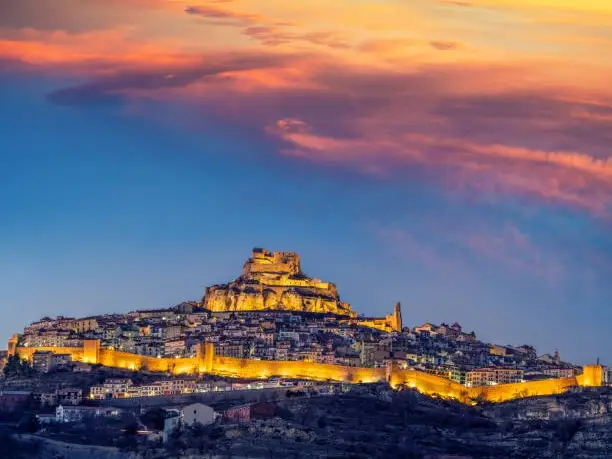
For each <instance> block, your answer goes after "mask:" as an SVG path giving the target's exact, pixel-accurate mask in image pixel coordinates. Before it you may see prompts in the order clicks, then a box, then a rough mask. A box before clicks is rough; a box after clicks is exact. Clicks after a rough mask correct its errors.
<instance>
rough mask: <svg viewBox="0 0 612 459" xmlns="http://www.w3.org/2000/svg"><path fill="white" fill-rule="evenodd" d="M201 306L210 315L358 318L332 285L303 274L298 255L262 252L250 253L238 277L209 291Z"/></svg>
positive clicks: (262, 250)
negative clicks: (273, 313) (262, 313)
mask: <svg viewBox="0 0 612 459" xmlns="http://www.w3.org/2000/svg"><path fill="white" fill-rule="evenodd" d="M202 304H203V306H204V308H206V309H208V310H210V311H212V312H230V311H262V310H281V311H299V312H314V313H332V314H337V315H339V316H345V317H356V316H357V314H356V313H355V312H354V311H352V310H351V307H350V305H349V304H347V303H344V302H343V301H341V300H340V297H339V295H338V289H337V287H336V285H335V284H333V283H331V282H323V281H321V280H320V279H316V278H310V277H308V276H306V275H305V274H304V273H303V272H302V270H301V265H300V257H299V255H298V254H297V253H294V252H271V251H269V250H267V249H261V248H255V249H253V252H252V253H251V257H250V258H249V259H248V260H247V261H246V262H245V264H244V266H243V268H242V274H241V276H240V277H238V278H237V279H235V280H233V281H232V282H230V283H228V284H219V285H212V286H210V287H208V288H207V289H206V292H205V294H204V297H203V298H202Z"/></svg>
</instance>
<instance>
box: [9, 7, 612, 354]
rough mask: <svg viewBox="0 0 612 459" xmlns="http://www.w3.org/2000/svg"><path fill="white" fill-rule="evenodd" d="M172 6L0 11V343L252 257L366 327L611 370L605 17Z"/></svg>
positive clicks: (610, 34) (145, 297) (138, 303)
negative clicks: (395, 319) (445, 328)
mask: <svg viewBox="0 0 612 459" xmlns="http://www.w3.org/2000/svg"><path fill="white" fill-rule="evenodd" d="M604 3H605V4H604ZM184 6H185V5H182V4H180V3H176V2H166V1H161V0H104V1H103V0H90V1H88V2H80V1H76V0H56V1H55V2H53V4H52V5H51V3H50V2H47V1H46V0H36V1H34V0H21V1H20V2H18V3H15V2H13V3H11V2H8V3H7V2H5V3H3V4H2V5H0V103H1V107H2V109H1V110H0V276H2V279H3V280H2V282H0V312H2V313H4V314H3V317H4V320H2V321H0V339H1V340H6V339H8V337H9V336H10V335H11V334H12V333H14V332H18V331H20V330H22V329H23V327H24V326H25V325H26V324H27V323H29V322H31V321H34V320H37V319H39V318H41V317H42V316H44V315H67V316H85V315H91V314H102V313H105V312H121V311H129V310H133V309H136V308H155V307H165V306H169V305H173V304H177V303H179V302H181V301H183V300H187V299H199V298H200V297H201V295H202V294H203V291H204V288H205V287H206V286H207V285H210V284H213V283H218V282H225V281H228V280H230V279H232V278H234V277H235V276H237V275H238V274H239V273H240V269H241V266H242V263H243V262H244V260H245V259H246V258H247V257H248V256H249V253H250V251H251V249H252V248H253V247H255V246H260V247H261V246H263V247H266V248H268V249H271V250H283V251H297V252H299V254H300V255H301V256H302V261H303V267H304V269H305V271H306V272H307V273H308V274H310V275H312V276H317V277H320V278H322V279H325V280H329V281H332V282H335V283H336V284H337V285H338V288H339V291H340V294H341V296H342V297H343V299H344V300H345V301H348V302H350V303H351V304H352V305H353V308H354V309H355V310H357V311H358V312H361V313H364V314H367V315H382V314H386V313H388V312H390V311H391V310H392V307H393V304H394V303H395V302H396V301H401V302H402V305H403V317H404V320H405V323H406V325H407V326H411V327H412V326H417V325H421V324H422V323H423V322H426V321H432V322H442V321H445V322H454V321H458V322H460V323H461V324H462V325H463V326H464V327H465V328H466V329H468V330H475V331H476V333H477V335H478V336H479V337H480V338H482V339H483V340H486V341H492V342H497V343H501V344H524V343H530V344H534V345H535V346H536V347H537V348H538V350H539V352H540V353H545V352H553V351H554V350H558V351H559V352H560V353H561V356H562V358H566V359H568V360H573V361H575V362H578V363H587V362H593V361H594V360H595V359H596V358H597V357H601V358H602V359H603V361H604V362H607V363H609V364H612V338H611V336H612V335H611V334H610V330H609V329H610V324H612V312H611V308H610V305H611V303H612V301H611V300H612V283H611V282H610V279H611V278H612V224H611V217H612V159H611V158H612V154H611V153H610V145H612V87H611V86H610V84H609V82H610V80H611V79H612V61H610V59H609V50H610V48H611V47H612V27H610V26H611V25H612V24H611V23H610V18H612V16H611V15H609V14H602V13H609V12H612V10H610V6H609V5H608V4H607V3H606V2H601V1H599V0H586V1H584V2H580V3H578V2H573V1H572V0H563V1H556V2H551V1H550V0H530V1H529V2H527V1H526V0H517V1H513V2H509V1H508V2H507V1H505V0H474V1H472V2H470V5H469V6H465V5H464V6H461V5H458V4H454V3H452V2H450V3H449V2H431V1H429V0H415V1H414V2H403V1H395V0H389V1H380V0H362V1H360V2H355V1H354V0H337V1H336V2H334V4H333V5H330V4H329V2H324V1H323V0H311V1H309V2H301V3H299V4H298V3H292V2H286V1H284V0H282V1H281V0H269V1H267V2H265V3H261V2H255V1H253V0H234V1H232V2H214V1H209V0H198V1H196V2H193V5H192V6H194V8H193V9H192V10H190V11H189V12H186V11H185V8H184ZM323 10H324V11H325V15H324V16H322V15H321V11H323ZM347 12H349V13H347ZM551 17H552V18H554V19H555V20H552V21H551V20H550V18H551ZM407 24H408V25H409V26H407Z"/></svg>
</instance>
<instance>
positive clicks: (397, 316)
mask: <svg viewBox="0 0 612 459" xmlns="http://www.w3.org/2000/svg"><path fill="white" fill-rule="evenodd" d="M393 330H394V331H397V332H401V331H402V306H401V304H400V303H399V302H397V303H395V307H394V308H393Z"/></svg>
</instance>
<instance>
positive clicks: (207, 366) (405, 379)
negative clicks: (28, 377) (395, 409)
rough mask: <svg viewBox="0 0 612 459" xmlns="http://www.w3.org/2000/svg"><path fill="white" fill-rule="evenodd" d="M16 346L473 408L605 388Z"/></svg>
mask: <svg viewBox="0 0 612 459" xmlns="http://www.w3.org/2000/svg"><path fill="white" fill-rule="evenodd" d="M17 342H18V337H17V336H14V337H13V338H11V339H10V340H9V353H10V355H15V354H18V355H19V356H20V357H21V358H23V359H25V360H31V358H32V354H34V352H36V351H51V352H54V353H56V354H70V355H71V356H72V359H73V360H74V361H80V362H86V363H90V364H101V365H104V366H108V367H116V368H124V369H128V370H147V371H153V372H165V373H172V374H175V375H181V374H197V373H208V374H214V375H219V376H225V377H233V378H244V379H267V378H270V377H272V376H277V377H284V378H294V379H309V380H315V381H334V382H344V383H352V384H356V383H374V382H387V383H389V384H390V385H391V386H392V387H394V388H395V387H399V386H406V387H411V388H414V389H416V390H418V391H419V392H422V393H424V394H427V395H432V396H440V397H444V398H452V399H456V400H459V401H461V402H463V403H471V402H473V401H475V400H481V401H489V402H503V401H507V400H512V399H515V398H523V397H533V396H541V395H554V394H560V393H563V392H566V391H568V390H569V389H570V388H573V387H597V386H601V385H602V384H603V368H602V367H601V366H600V365H587V366H585V367H584V371H583V374H581V375H579V376H576V377H573V378H559V379H547V380H542V381H529V382H524V383H516V384H500V385H496V386H483V387H466V386H463V385H461V384H458V383H456V382H454V381H451V380H449V379H445V378H442V377H439V376H434V375H430V374H428V373H423V372H420V371H416V370H403V369H399V368H397V367H396V366H395V365H393V364H390V365H389V366H388V367H387V368H363V367H345V366H340V365H329V364H321V363H311V362H300V361H287V362H286V361H262V360H250V359H238V358H233V357H223V356H216V355H214V346H213V344H211V343H206V344H202V345H201V346H200V348H199V349H198V354H197V356H196V357H192V358H183V359H171V358H155V357H150V356H144V355H138V354H129V353H126V352H120V351H115V350H111V349H104V348H101V347H100V341H98V340H88V341H85V342H84V344H83V347H82V348H78V347H72V348H71V347H45V348H33V347H17Z"/></svg>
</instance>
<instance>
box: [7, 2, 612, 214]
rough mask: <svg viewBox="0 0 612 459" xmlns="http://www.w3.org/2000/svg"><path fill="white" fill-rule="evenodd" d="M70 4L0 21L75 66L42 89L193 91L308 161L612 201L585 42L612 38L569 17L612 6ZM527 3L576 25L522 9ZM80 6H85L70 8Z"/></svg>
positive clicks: (42, 54)
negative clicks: (71, 78) (67, 77)
mask: <svg viewBox="0 0 612 459" xmlns="http://www.w3.org/2000/svg"><path fill="white" fill-rule="evenodd" d="M24 1H25V2H31V1H32V0H24ZM75 1H76V0H60V3H58V6H57V8H58V11H60V12H63V13H66V14H59V13H57V12H56V13H55V14H53V15H51V14H49V17H39V16H37V15H36V14H34V13H32V12H31V11H30V10H28V9H27V8H25V7H23V8H22V7H20V8H16V9H14V10H13V11H11V14H9V15H4V16H3V17H2V18H1V19H0V26H1V27H2V28H0V59H4V60H7V61H20V62H23V63H26V64H27V65H29V66H32V68H36V69H42V70H43V71H49V70H51V69H52V70H53V71H54V72H62V71H64V72H77V73H78V74H79V75H80V76H82V77H83V79H84V80H85V82H84V83H82V84H80V85H79V86H75V87H68V88H60V89H59V90H58V91H56V92H55V93H54V94H52V95H51V96H50V100H52V101H55V102H58V103H70V104H78V103H79V101H80V100H89V101H91V100H98V98H104V97H107V96H113V97H117V96H119V97H122V98H126V99H130V100H132V99H135V100H138V99H140V98H155V99H164V100H175V101H180V102H188V103H189V104H192V105H197V106H198V107H200V109H201V110H203V111H209V112H212V113H214V114H215V116H219V117H222V118H223V117H224V119H226V120H227V122H231V123H234V122H238V123H241V125H248V126H250V127H253V128H256V129H260V130H261V131H262V132H265V133H267V134H268V135H269V136H270V138H272V139H273V140H274V141H275V142H278V147H279V151H280V152H281V153H283V154H286V155H288V154H289V155H294V156H299V157H300V158H302V159H303V160H306V161H315V162H318V163H320V164H329V163H334V164H335V165H339V166H341V167H346V168H352V169H356V170H359V171H361V172H363V171H365V172H368V173H375V174H378V175H379V176H381V177H387V176H393V177H397V176H400V177H401V173H402V171H404V170H405V169H407V168H412V167H416V168H424V169H426V172H424V176H426V177H427V179H428V180H434V181H437V182H438V183H440V184H442V185H444V186H448V187H452V188H453V189H457V188H467V189H471V188H478V189H479V190H481V191H483V190H484V191H489V192H492V193H513V194H520V195H529V196H536V197H539V198H541V199H544V200H547V201H554V202H559V203H565V204H569V205H572V206H578V207H581V208H586V209H589V210H590V211H593V212H597V213H600V214H607V213H609V210H610V208H611V205H612V160H611V159H610V157H611V156H612V153H611V152H610V149H609V145H612V90H611V89H610V86H609V81H610V80H611V79H612V63H610V62H609V59H608V60H606V59H603V58H602V57H603V56H602V48H599V47H595V46H593V43H594V42H599V40H602V42H603V43H607V40H608V39H609V38H612V35H611V34H610V33H609V32H605V31H604V32H602V31H601V30H600V29H598V28H597V27H595V26H593V24H592V23H590V22H589V21H588V20H586V19H585V21H586V23H585V24H582V25H581V27H584V28H580V29H579V28H577V27H578V26H580V24H579V20H580V17H582V16H581V15H588V14H595V13H597V14H601V15H602V16H605V14H608V13H610V12H612V11H611V10H612V8H610V7H609V6H606V5H607V2H606V3H602V2H597V1H589V0H585V2H582V4H580V5H578V4H575V2H569V0H568V1H565V0H560V1H558V2H557V1H555V2H554V3H555V5H553V2H552V0H550V1H549V0H534V2H529V3H530V4H529V5H528V4H527V3H528V2H527V1H526V0H525V1H523V0H518V1H516V2H509V1H508V2H506V1H503V0H499V1H497V0H474V1H473V2H470V4H471V5H475V6H483V7H494V8H492V9H493V10H494V11H493V12H491V11H489V10H486V8H484V9H485V10H486V11H484V10H483V8H477V9H475V8H469V7H466V6H465V5H464V6H460V5H457V4H456V2H450V3H451V4H449V3H448V2H447V3H444V4H443V3H440V2H437V3H436V2H434V3H432V2H425V1H417V2H384V3H381V2H375V1H374V0H372V1H363V2H357V3H356V2H354V1H352V0H339V1H338V2H337V3H333V4H330V3H329V2H324V1H323V0H312V2H307V3H304V2H298V3H296V2H285V1H280V0H271V1H270V2H265V4H262V3H261V2H256V1H255V0H235V1H232V2H220V1H208V2H206V1H198V2H194V3H195V4H193V5H191V6H190V7H189V8H188V9H187V11H185V6H186V5H184V4H182V3H178V2H158V1H153V0H151V1H146V0H142V1H121V0H115V1H114V2H112V3H104V4H103V3H100V2H99V1H97V0H96V1H93V0H92V3H88V4H87V5H89V6H87V7H85V6H82V7H78V6H75V5H77V3H78V2H77V3H75ZM534 4H535V6H536V7H539V8H543V7H550V8H551V9H552V10H553V11H554V12H557V13H559V12H562V13H564V14H566V13H567V11H570V12H572V15H573V13H574V12H575V13H576V14H577V15H578V16H574V15H573V16H572V17H573V20H574V19H575V21H578V22H577V23H572V24H570V25H567V26H566V25H565V24H561V25H560V24H551V23H543V22H540V21H526V19H525V18H529V17H533V15H534V14H539V13H534V11H536V10H537V8H536V10H534V9H533V7H534ZM348 6H350V8H347V7H348ZM70 8H74V9H70ZM78 8H84V9H83V10H82V11H83V12H85V11H87V12H88V14H87V15H83V16H82V17H83V18H84V19H83V20H82V21H76V22H75V21H73V20H72V19H71V20H68V19H70V17H71V16H70V15H69V14H68V12H72V13H74V12H75V11H81V10H80V9H78ZM101 8H102V9H104V8H106V9H105V10H104V11H105V15H104V20H103V21H102V20H99V19H97V16H96V15H93V12H96V11H99V10H100V9H101ZM441 9H442V10H441ZM476 10H478V11H476ZM321 11H324V12H325V13H324V14H322V13H321ZM440 11H444V14H441V13H440ZM537 11H539V10H537ZM122 13H125V14H128V13H129V15H127V16H125V17H127V18H129V21H128V20H125V19H121V18H123V17H124V16H122ZM578 13H579V14H578ZM73 15H74V14H73ZM94 16H95V17H94ZM7 18H8V19H7ZM601 20H602V21H608V20H609V22H612V20H610V18H609V17H608V16H605V17H602V19H601ZM11 21H12V23H11ZM89 22H90V23H91V24H92V26H91V30H86V26H87V24H88V23H89ZM24 24H26V25H27V24H30V25H28V26H24ZM491 24H494V25H496V26H497V25H499V26H500V27H501V28H502V29H501V30H502V31H503V32H504V33H500V32H499V30H498V29H497V28H496V27H492V25H491ZM76 26H78V27H76ZM578 30H581V31H582V32H585V33H586V35H585V36H583V35H581V34H578V33H577V31H578ZM506 31H507V33H505V32H506ZM563 37H570V38H575V40H573V41H571V42H570V41H567V40H565V41H564V40H562V39H561V38H563ZM610 43H612V41H610ZM177 122H182V123H190V124H194V123H196V121H194V120H192V119H189V120H180V121H177Z"/></svg>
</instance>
